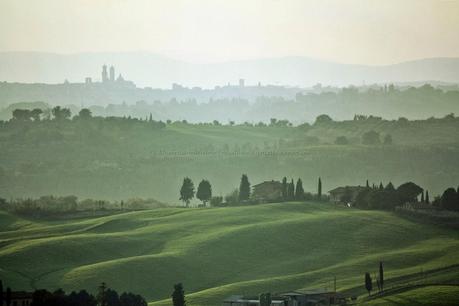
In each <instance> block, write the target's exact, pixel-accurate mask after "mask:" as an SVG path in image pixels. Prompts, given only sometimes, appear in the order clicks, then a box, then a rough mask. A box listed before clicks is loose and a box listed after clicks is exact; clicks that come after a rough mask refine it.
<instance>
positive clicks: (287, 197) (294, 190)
mask: <svg viewBox="0 0 459 306" xmlns="http://www.w3.org/2000/svg"><path fill="white" fill-rule="evenodd" d="M312 199H316V200H321V199H322V179H321V178H320V177H319V180H318V182H317V194H316V195H314V194H312V193H310V192H305V191H304V188H303V181H302V180H301V178H298V180H297V181H296V184H295V183H294V181H293V179H291V180H290V182H288V181H287V178H286V177H285V176H284V177H283V178H282V198H281V199H280V201H293V200H297V201H305V200H312Z"/></svg>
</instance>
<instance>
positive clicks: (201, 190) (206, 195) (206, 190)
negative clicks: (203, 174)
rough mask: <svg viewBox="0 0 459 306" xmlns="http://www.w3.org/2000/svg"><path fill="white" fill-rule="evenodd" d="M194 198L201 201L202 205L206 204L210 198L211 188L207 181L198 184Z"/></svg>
mask: <svg viewBox="0 0 459 306" xmlns="http://www.w3.org/2000/svg"><path fill="white" fill-rule="evenodd" d="M196 197H197V198H198V199H199V200H201V201H202V204H204V206H206V203H207V202H208V201H209V200H210V198H211V197H212V186H211V185H210V183H209V181H208V180H202V181H201V182H200V183H199V186H198V191H197V192H196Z"/></svg>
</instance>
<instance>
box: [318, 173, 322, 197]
mask: <svg viewBox="0 0 459 306" xmlns="http://www.w3.org/2000/svg"><path fill="white" fill-rule="evenodd" d="M317 199H319V200H320V199H322V180H321V179H320V177H319V182H318V183H317Z"/></svg>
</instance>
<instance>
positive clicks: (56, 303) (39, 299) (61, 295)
mask: <svg viewBox="0 0 459 306" xmlns="http://www.w3.org/2000/svg"><path fill="white" fill-rule="evenodd" d="M13 294H14V292H13V291H12V290H11V288H10V287H7V288H6V290H4V288H3V282H2V280H0V305H6V306H13V299H14V297H13ZM171 299H172V304H173V306H186V300H185V290H184V288H183V285H182V283H178V284H175V285H174V290H173V292H172V294H171ZM14 305H17V304H14ZM147 305H148V304H147V302H146V300H145V299H144V298H143V297H142V296H141V295H139V294H135V293H132V292H123V293H121V294H119V293H118V292H117V291H116V290H114V289H111V288H108V287H107V285H106V284H105V283H101V284H100V285H99V287H98V288H97V294H96V295H93V294H91V293H88V292H87V291H86V290H80V291H78V292H77V291H72V292H70V293H69V294H67V293H66V292H65V291H64V290H62V289H57V290H55V291H52V292H51V291H48V290H46V289H37V290H35V291H34V292H33V293H32V304H31V306H147Z"/></svg>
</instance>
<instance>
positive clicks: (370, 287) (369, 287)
mask: <svg viewBox="0 0 459 306" xmlns="http://www.w3.org/2000/svg"><path fill="white" fill-rule="evenodd" d="M365 289H367V291H368V295H370V294H371V290H373V281H372V279H371V275H370V273H368V272H366V273H365Z"/></svg>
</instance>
